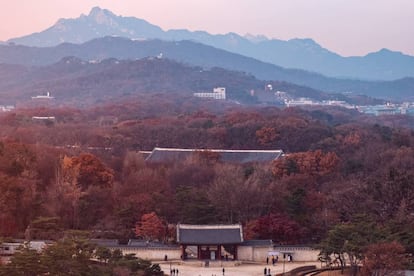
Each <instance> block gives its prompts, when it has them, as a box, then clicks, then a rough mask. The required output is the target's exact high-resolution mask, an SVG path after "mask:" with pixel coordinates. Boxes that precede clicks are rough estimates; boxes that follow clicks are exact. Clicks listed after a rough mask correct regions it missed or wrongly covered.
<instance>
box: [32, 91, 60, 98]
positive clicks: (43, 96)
mask: <svg viewBox="0 0 414 276" xmlns="http://www.w3.org/2000/svg"><path fill="white" fill-rule="evenodd" d="M54 98H55V97H52V96H51V95H50V92H46V95H37V96H33V97H32V100H52V99H54Z"/></svg>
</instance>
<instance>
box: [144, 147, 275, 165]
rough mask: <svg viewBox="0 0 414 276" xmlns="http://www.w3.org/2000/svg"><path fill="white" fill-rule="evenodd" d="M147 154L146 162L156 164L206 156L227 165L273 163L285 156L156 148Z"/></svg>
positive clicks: (230, 151) (266, 151)
mask: <svg viewBox="0 0 414 276" xmlns="http://www.w3.org/2000/svg"><path fill="white" fill-rule="evenodd" d="M144 153H145V160H146V161H148V162H154V163H168V162H177V161H185V160H188V159H189V158H191V157H196V156H197V155H201V156H203V155H205V156H209V157H210V158H215V159H217V161H220V162H226V163H254V162H271V161H273V160H276V159H278V158H280V157H281V156H282V155H283V151H282V150H224V149H179V148H158V147H156V148H154V149H153V150H152V152H150V153H149V154H148V152H144Z"/></svg>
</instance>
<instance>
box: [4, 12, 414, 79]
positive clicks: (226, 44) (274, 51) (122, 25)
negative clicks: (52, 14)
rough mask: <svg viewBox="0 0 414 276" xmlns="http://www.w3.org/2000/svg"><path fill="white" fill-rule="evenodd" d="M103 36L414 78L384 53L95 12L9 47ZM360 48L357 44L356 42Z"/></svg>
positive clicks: (369, 75)
mask: <svg viewBox="0 0 414 276" xmlns="http://www.w3.org/2000/svg"><path fill="white" fill-rule="evenodd" d="M104 36H122V37H127V38H131V39H138V40H145V39H162V40H167V41H180V40H192V41H197V42H200V43H203V44H206V45H210V46H213V47H216V48H219V49H224V50H227V51H230V52H234V53H238V54H241V55H245V56H248V57H252V58H255V59H258V60H261V61H264V62H267V63H272V64H276V65H279V66H283V67H286V68H297V69H304V70H308V71H313V72H317V73H321V74H324V75H326V76H330V77H337V78H352V79H362V80H363V79H365V80H396V79H399V78H404V77H413V76H414V57H412V56H408V55H404V54H402V53H400V52H393V51H390V50H386V49H383V50H381V51H378V52H375V53H371V54H368V55H366V56H363V57H342V56H340V55H338V54H336V53H333V52H331V51H329V50H327V49H324V48H322V47H321V46H320V45H318V44H317V43H316V42H314V41H313V40H311V39H292V40H289V41H282V40H277V39H271V40H270V39H267V38H265V37H260V36H258V37H256V36H244V37H242V36H240V35H238V34H235V33H229V34H225V35H211V34H209V33H207V32H203V31H196V32H190V31H188V30H169V31H164V30H162V29H161V28H160V27H158V26H155V25H152V24H150V23H148V22H146V21H145V20H142V19H137V18H134V17H122V16H117V15H115V14H113V13H112V12H110V11H108V10H104V9H101V8H98V7H95V8H93V9H92V10H91V12H90V13H89V15H81V16H80V17H78V18H76V19H60V20H59V21H58V22H57V23H56V24H55V25H53V26H52V27H50V28H48V29H46V30H44V31H42V32H39V33H34V34H31V35H27V36H24V37H20V38H14V39H10V40H9V41H8V42H9V43H16V44H22V45H27V46H40V47H50V46H56V45H58V44H60V43H63V42H70V43H84V42H87V41H89V40H91V39H95V38H99V37H104ZM355 43H358V41H355Z"/></svg>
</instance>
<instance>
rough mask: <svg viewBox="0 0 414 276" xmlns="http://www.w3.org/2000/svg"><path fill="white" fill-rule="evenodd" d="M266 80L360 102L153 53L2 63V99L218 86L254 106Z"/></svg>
mask: <svg viewBox="0 0 414 276" xmlns="http://www.w3.org/2000/svg"><path fill="white" fill-rule="evenodd" d="M268 83H271V84H272V85H273V87H274V89H277V90H281V91H285V92H287V93H289V94H290V95H291V96H293V97H310V98H313V99H317V100H328V99H337V100H346V101H348V102H353V101H354V100H361V99H359V98H357V99H353V98H350V97H346V96H344V95H341V94H337V95H335V94H327V93H323V92H321V91H317V90H314V89H311V88H308V87H303V86H298V85H294V84H289V83H286V82H277V81H272V82H265V81H261V80H258V79H256V78H255V77H253V76H252V75H249V74H246V73H242V72H236V71H229V70H225V69H222V68H211V69H208V70H205V69H203V68H201V67H195V66H188V65H184V64H182V63H178V62H176V61H172V60H168V59H164V58H162V59H159V58H154V57H150V58H144V59H140V60H133V61H132V60H117V59H113V58H112V59H106V60H102V61H100V62H95V61H94V62H87V61H84V60H81V59H79V58H76V57H66V58H63V59H62V60H61V61H59V62H57V63H54V64H51V65H47V66H41V67H33V66H31V67H26V66H23V65H7V64H0V100H1V101H2V102H4V101H8V102H9V103H10V101H15V102H18V103H23V104H24V103H26V104H27V103H29V102H31V97H32V96H35V95H42V94H45V93H46V92H47V91H50V92H51V93H52V95H53V96H54V97H55V104H58V105H61V104H69V105H75V106H88V105H93V104H96V103H100V102H107V101H111V100H114V99H116V100H117V101H119V100H120V99H122V97H128V96H132V95H140V94H154V95H156V94H159V93H161V94H162V93H164V94H165V93H168V94H177V95H181V96H184V97H193V93H194V92H202V91H211V90H212V89H213V88H214V87H217V86H225V87H226V91H227V95H228V98H229V99H230V100H233V101H235V102H240V103H253V104H254V103H257V102H256V99H255V97H254V96H251V95H250V91H251V90H262V91H263V90H264V87H265V85H266V84H268ZM160 99H161V98H160ZM177 100H179V99H178V98H177ZM365 100H366V99H365ZM371 101H373V100H371ZM355 103H358V102H355Z"/></svg>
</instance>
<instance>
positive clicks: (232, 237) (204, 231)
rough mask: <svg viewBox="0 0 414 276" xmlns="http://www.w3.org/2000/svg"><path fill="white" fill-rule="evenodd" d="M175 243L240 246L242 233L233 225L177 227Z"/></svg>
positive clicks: (238, 226)
mask: <svg viewBox="0 0 414 276" xmlns="http://www.w3.org/2000/svg"><path fill="white" fill-rule="evenodd" d="M177 241H178V243H181V244H189V245H213V244H240V243H242V242H243V231H242V227H241V225H239V224H235V225H188V224H178V225H177Z"/></svg>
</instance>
